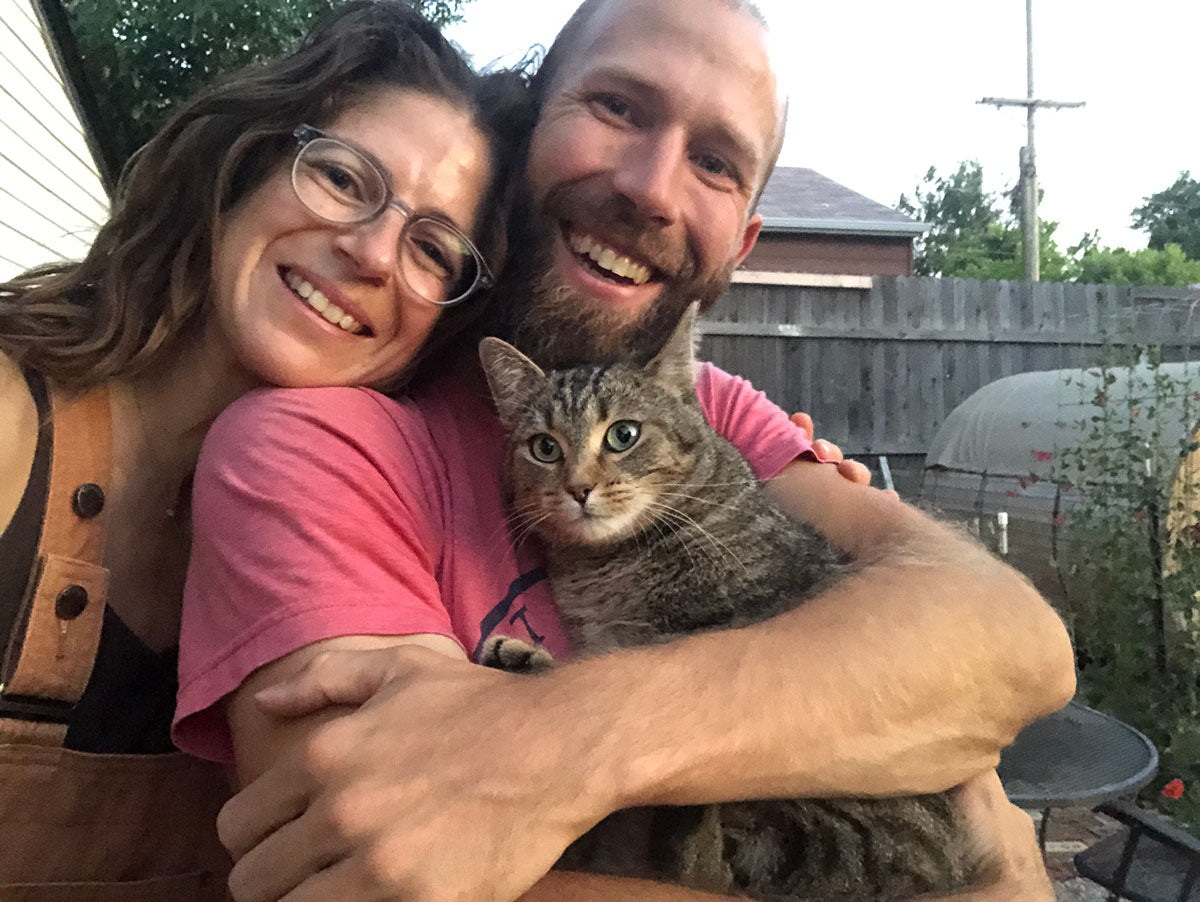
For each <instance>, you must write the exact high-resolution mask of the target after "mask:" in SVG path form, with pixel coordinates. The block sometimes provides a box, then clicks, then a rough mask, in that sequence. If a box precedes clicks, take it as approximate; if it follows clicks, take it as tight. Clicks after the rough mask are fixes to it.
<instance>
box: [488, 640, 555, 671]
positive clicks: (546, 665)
mask: <svg viewBox="0 0 1200 902" xmlns="http://www.w3.org/2000/svg"><path fill="white" fill-rule="evenodd" d="M479 663H480V664H482V665H483V666H484V667H494V668H495V669H496V670H505V671H508V672H509V673H541V672H542V671H543V670H549V669H550V668H551V667H552V666H554V656H553V655H551V654H550V652H548V651H546V649H544V648H542V647H541V646H539V645H530V644H529V643H528V642H525V641H524V640H522V639H513V638H511V637H509V636H492V637H491V638H490V639H488V640H487V641H486V642H484V643H483V651H482V652H480V655H479Z"/></svg>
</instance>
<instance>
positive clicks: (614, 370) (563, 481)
mask: <svg viewBox="0 0 1200 902" xmlns="http://www.w3.org/2000/svg"><path fill="white" fill-rule="evenodd" d="M694 316H695V307H694V306H693V307H692V308H691V309H689V310H688V311H687V313H685V315H684V317H683V318H682V319H681V320H680V322H679V325H678V326H677V327H676V329H675V332H674V333H673V334H672V335H671V337H670V338H669V339H668V340H667V343H666V344H665V345H664V347H663V349H662V350H661V351H659V353H658V354H657V355H656V356H655V357H654V359H652V360H651V361H650V362H649V363H647V364H646V365H645V366H643V367H638V366H635V365H633V364H617V365H615V366H611V367H608V366H595V367H587V366H584V367H577V368H575V369H568V370H556V371H552V372H550V373H544V372H542V370H541V369H540V368H539V367H538V366H537V365H536V364H535V363H533V361H531V360H530V359H529V358H528V357H526V356H525V355H523V354H522V353H521V352H520V351H518V350H517V349H516V348H514V347H512V346H511V345H508V344H506V343H505V342H503V341H500V340H499V339H494V338H485V339H484V340H483V342H482V343H481V344H480V359H481V361H482V362H483V366H484V371H485V372H486V374H487V378H488V383H489V385H490V386H491V388H492V395H493V397H494V398H495V400H496V409H497V412H498V413H499V415H500V419H501V421H502V422H503V423H504V427H505V428H506V429H507V430H508V435H509V445H508V457H507V460H506V464H505V469H506V473H505V476H506V484H507V488H508V493H509V500H510V502H511V505H512V511H513V514H514V515H515V516H516V518H517V519H518V520H519V521H520V523H521V524H522V525H523V526H524V527H526V528H529V529H532V530H535V531H537V532H538V533H539V534H540V535H541V536H542V538H544V539H545V540H546V541H547V542H548V543H550V544H551V545H558V546H567V545H586V546H593V547H595V546H603V545H608V544H611V543H614V542H618V541H620V540H622V539H625V538H627V537H629V536H631V535H634V534H636V533H638V532H640V531H641V530H643V529H647V528H651V527H656V528H660V529H661V528H665V525H667V524H670V523H671V522H672V518H673V517H674V518H678V517H681V516H682V515H681V514H679V513H677V512H676V511H675V507H676V505H675V504H673V503H672V500H673V499H675V500H678V499H679V496H680V494H681V493H686V492H688V491H690V489H689V487H688V482H689V479H688V475H689V474H690V473H691V471H692V469H693V466H694V463H695V454H696V449H697V447H698V445H699V443H700V441H701V439H702V436H703V435H704V434H705V431H706V429H707V426H706V425H705V422H704V418H703V414H702V413H701V412H700V407H699V404H698V403H697V401H696V394H695V386H694V383H693V357H692V324H693V320H694Z"/></svg>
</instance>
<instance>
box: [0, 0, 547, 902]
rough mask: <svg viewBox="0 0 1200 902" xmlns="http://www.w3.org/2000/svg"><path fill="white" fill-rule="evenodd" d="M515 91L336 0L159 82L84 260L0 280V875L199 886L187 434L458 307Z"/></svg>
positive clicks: (35, 891) (213, 876)
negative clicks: (178, 657) (261, 50)
mask: <svg viewBox="0 0 1200 902" xmlns="http://www.w3.org/2000/svg"><path fill="white" fill-rule="evenodd" d="M522 104H523V98H522V97H521V96H520V94H519V92H516V91H515V89H512V90H510V88H509V85H508V83H506V82H503V81H500V80H497V79H487V80H481V79H479V78H478V77H477V76H475V75H474V74H473V73H472V72H471V70H470V69H469V67H467V65H466V64H465V63H464V62H463V61H462V59H461V58H460V57H459V55H458V54H457V53H456V51H455V50H454V49H453V48H452V47H451V46H450V45H449V44H448V43H447V42H446V41H445V40H444V39H443V38H442V37H441V35H440V34H439V33H438V32H437V30H436V29H434V28H433V27H432V26H430V25H429V24H428V23H427V22H425V21H424V20H423V19H421V18H420V17H419V16H417V15H416V14H415V13H413V12H412V11H411V10H410V9H409V8H408V7H407V6H405V5H404V4H402V3H400V2H390V3H383V2H380V3H372V2H356V3H351V4H348V5H346V6H344V7H342V8H340V9H339V10H338V11H337V12H336V13H335V14H334V15H333V16H332V17H331V18H330V19H329V20H327V21H326V22H325V23H323V24H322V25H321V26H319V27H318V28H317V29H316V30H315V31H314V32H313V33H312V34H311V35H310V36H309V38H308V39H307V40H306V41H305V42H304V44H303V45H302V46H301V47H300V48H299V49H298V50H297V51H296V52H294V53H292V54H291V55H289V56H286V57H283V58H281V59H278V60H275V61H273V62H270V63H267V64H265V65H263V66H261V67H259V68H257V69H254V70H251V71H248V72H246V73H243V74H241V75H239V76H236V77H234V78H232V79H230V80H228V81H226V82H225V83H223V84H221V85H219V86H217V87H215V88H212V89H210V90H208V91H206V92H205V93H203V94H202V95H201V96H199V97H197V98H196V99H195V100H193V101H192V102H191V103H189V104H187V105H186V106H184V107H183V108H182V109H181V110H180V112H179V113H178V114H177V115H176V116H175V117H174V118H173V119H172V121H171V122H170V123H169V124H168V125H167V126H166V127H165V128H164V129H163V131H162V132H160V133H159V134H158V135H157V136H156V137H155V138H154V139H153V140H152V141H151V142H150V143H149V144H148V145H147V146H146V147H145V148H144V149H143V150H142V151H141V152H140V153H139V154H138V155H137V157H136V158H135V160H134V161H133V163H132V165H131V167H130V168H129V170H128V172H127V174H126V177H125V178H124V180H123V183H122V186H121V188H120V190H119V192H118V196H117V198H116V200H115V202H114V210H113V214H112V217H111V219H110V220H109V222H108V223H107V224H106V225H105V227H104V228H103V229H102V230H101V232H100V234H99V236H98V237H97V239H96V242H95V244H94V246H93V248H92V250H91V251H90V253H89V254H88V256H87V258H86V259H85V260H84V261H83V262H82V263H79V264H70V265H53V266H47V267H42V268H40V269H37V270H34V271H31V272H30V273H27V274H25V275H23V276H21V277H18V278H17V279H14V280H13V281H11V282H9V283H7V284H5V285H2V286H0V351H2V352H3V353H2V354H0V422H4V423H6V424H9V423H11V424H15V427H16V428H5V429H4V430H2V431H3V433H4V436H3V438H2V439H0V528H3V535H2V536H0V562H2V567H0V635H3V636H5V637H7V636H9V635H11V637H12V639H11V641H10V642H9V643H8V648H7V654H6V656H5V664H4V673H3V676H2V678H0V679H2V680H3V686H2V687H0V690H2V691H0V787H3V788H2V789H0V824H3V825H4V827H5V828H7V829H4V830H3V834H4V854H3V855H2V856H0V898H7V896H5V890H4V889H3V887H5V886H10V887H11V886H14V885H18V884H19V885H20V886H21V887H22V888H23V889H22V893H23V894H22V895H21V898H22V899H34V898H36V899H39V900H40V899H87V900H108V899H113V900H116V899H121V900H125V899H134V898H136V899H139V900H154V899H173V900H178V899H209V898H211V899H219V898H224V882H225V881H224V874H223V872H224V871H225V870H227V868H228V860H227V858H226V856H225V854H224V852H223V851H222V850H221V849H220V847H219V845H218V844H217V842H216V837H215V830H214V819H215V814H216V811H217V810H218V808H219V806H220V804H221V802H222V800H223V799H224V798H225V797H226V796H227V794H228V792H227V789H226V780H225V777H224V775H223V773H221V772H220V771H219V770H213V769H211V768H210V767H209V766H207V765H202V764H201V763H200V762H197V761H195V760H192V759H187V758H184V757H183V756H182V755H179V754H171V745H170V742H169V738H168V728H169V722H170V717H171V712H172V709H173V701H174V652H173V648H174V646H175V645H176V643H177V636H178V625H179V610H180V596H181V589H182V584H183V578H184V572H185V566H186V560H187V553H188V542H189V537H188V535H187V530H186V524H187V521H188V517H187V510H186V507H187V500H188V496H189V482H190V474H191V472H192V470H193V468H194V465H195V462H196V458H197V455H198V453H199V449H200V443H201V440H202V439H203V436H204V433H205V431H206V429H207V427H208V425H209V423H211V421H212V420H213V419H214V418H215V417H216V415H217V414H218V413H219V412H220V411H221V410H222V409H223V408H224V407H225V406H226V405H228V404H229V403H230V402H231V401H233V400H234V399H235V398H237V397H238V396H240V395H242V394H244V393H245V392H246V391H248V390H249V389H251V388H253V387H255V386H258V385H263V384H277V385H288V386H311V385H350V384H361V385H371V386H376V387H387V388H392V387H395V386H396V385H398V384H399V383H400V382H401V381H402V380H403V379H404V377H405V374H406V373H407V372H408V371H409V370H410V369H411V367H412V365H413V363H414V362H415V361H416V360H417V359H418V357H419V355H420V353H421V352H422V348H424V349H425V352H426V353H427V352H428V349H429V348H435V347H437V346H438V345H439V344H440V343H441V342H443V341H445V340H447V339H448V338H449V337H451V336H452V335H453V334H454V333H455V332H456V331H458V330H459V329H461V328H462V327H463V325H465V323H466V322H467V321H468V320H469V319H470V318H471V317H472V316H473V315H474V309H473V305H472V304H470V303H466V304H459V303H458V302H461V301H465V300H466V299H467V298H468V297H470V296H471V295H472V294H474V293H475V292H477V291H478V289H480V288H482V287H484V286H486V285H487V284H488V283H489V281H490V280H491V278H492V276H491V271H490V269H491V265H490V264H489V263H488V262H487V261H488V260H489V259H490V260H493V261H495V260H498V259H499V258H500V256H501V254H502V241H501V240H500V239H501V234H502V230H501V228H500V224H501V222H502V212H501V210H500V205H499V204H498V203H497V200H498V195H499V194H500V193H501V189H502V188H503V186H504V185H506V184H507V182H508V179H507V165H508V163H509V161H510V159H511V152H510V150H509V148H512V147H515V146H516V142H514V141H512V140H511V139H510V136H509V135H507V134H502V131H503V129H506V128H519V127H520V124H521V123H523V121H524V120H523V118H522V116H521V115H520V107H521V105H522ZM485 111H486V113H485ZM454 305H457V306H454ZM60 850H61V851H60Z"/></svg>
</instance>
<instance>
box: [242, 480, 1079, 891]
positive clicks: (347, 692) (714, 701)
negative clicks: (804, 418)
mask: <svg viewBox="0 0 1200 902" xmlns="http://www.w3.org/2000/svg"><path fill="white" fill-rule="evenodd" d="M778 490H779V491H780V492H781V493H782V494H783V495H784V496H785V497H792V493H793V492H794V493H796V494H797V495H799V498H798V499H793V503H794V505H795V509H796V511H797V513H799V514H801V515H802V516H806V517H807V518H808V519H810V520H811V521H812V522H813V523H814V524H815V525H817V526H818V527H819V528H821V529H823V530H825V531H826V532H827V533H828V534H829V535H830V537H831V538H832V539H833V540H834V541H835V542H838V543H840V544H843V545H845V546H847V547H848V548H850V549H851V550H853V551H857V552H859V553H860V554H861V555H862V557H863V559H864V560H863V566H862V568H861V569H860V571H859V572H857V573H856V574H855V575H853V576H852V577H850V578H848V579H847V580H845V581H843V582H842V583H840V584H838V585H837V586H835V587H833V589H831V591H830V592H828V593H827V594H825V595H823V596H821V597H820V598H818V599H814V600H813V601H811V602H809V603H807V604H805V605H804V606H802V607H801V608H799V609H797V610H796V611H793V612H791V613H789V614H786V615H784V616H782V617H779V618H776V619H775V620H773V621H771V622H769V623H766V624H760V625H757V626H754V627H750V628H747V629H745V630H741V631H739V632H738V634H737V635H736V636H732V635H729V634H708V635H701V636H693V637H689V638H686V639H683V640H680V641H678V642H674V643H671V644H669V645H664V646H658V647H653V648H642V649H632V650H628V651H622V652H618V653H615V654H612V655H608V656H605V657H603V658H595V659H590V660H582V661H578V662H573V663H569V664H566V665H564V666H562V667H560V668H557V669H555V670H552V671H550V672H549V673H547V674H544V675H541V676H538V677H526V678H517V677H512V676H510V675H507V674H499V673H496V672H494V671H488V670H486V669H484V668H478V667H471V666H465V665H463V664H462V663H461V662H454V661H450V660H449V659H446V658H444V657H442V656H440V655H430V654H429V653H425V654H420V652H421V651H422V650H419V649H416V650H413V649H408V650H399V651H395V650H388V651H385V652H381V653H378V654H377V655H376V656H375V657H374V658H372V659H371V663H364V662H362V661H361V659H356V660H354V661H350V662H347V661H346V660H345V659H343V658H338V657H336V656H333V657H329V656H326V657H318V658H316V659H314V660H313V661H312V662H310V665H309V666H308V667H307V668H306V670H305V672H304V674H302V676H301V679H299V681H297V682H294V683H292V684H291V685H289V686H287V687H284V688H283V689H282V690H281V691H275V692H268V693H266V694H265V695H260V696H259V698H258V699H257V700H258V701H259V702H260V703H262V704H264V705H265V707H266V708H268V709H270V710H273V711H274V712H275V713H277V714H280V715H287V714H292V713H296V712H297V711H302V710H306V709H307V710H311V705H312V702H313V700H314V698H316V699H318V700H320V701H329V700H333V701H347V702H355V701H361V700H362V699H363V698H366V697H368V696H371V701H370V702H369V703H368V704H367V705H365V706H364V707H363V708H362V709H361V710H359V711H356V712H354V713H353V714H349V715H347V716H345V717H343V718H339V720H338V721H337V722H336V723H332V724H328V725H326V726H325V727H323V728H321V729H320V730H318V731H316V732H314V733H313V734H312V735H311V736H310V737H309V738H308V739H307V740H305V741H304V742H302V743H301V744H300V745H299V747H298V748H299V752H298V754H295V755H292V756H289V757H288V759H287V760H286V761H284V762H282V763H281V766H277V767H274V768H272V769H271V770H270V771H268V772H267V774H265V775H264V776H263V777H262V778H261V779H259V780H257V781H255V783H254V784H252V785H251V786H250V787H248V788H247V789H246V790H245V791H244V792H243V793H241V794H240V795H239V796H238V797H237V798H235V799H234V800H233V801H232V802H230V803H229V805H227V806H226V809H225V811H224V812H223V814H222V818H221V823H220V826H221V832H222V836H223V838H224V839H225V841H226V844H227V845H228V846H229V848H230V849H231V850H232V851H233V852H234V854H235V856H237V857H240V858H241V861H240V863H239V865H238V868H239V871H240V873H241V874H242V876H243V878H244V879H246V880H247V881H250V879H251V876H250V875H259V877H260V878H261V877H262V876H263V875H267V874H270V873H271V871H272V868H273V867H274V866H275V863H276V862H277V860H278V859H280V858H281V857H286V855H285V852H284V850H285V849H287V848H288V847H289V845H291V842H289V841H285V840H280V839H279V837H280V835H282V836H284V837H285V839H292V838H294V837H295V836H296V835H297V834H296V830H295V829H294V827H293V824H294V823H299V822H303V827H302V828H299V829H300V831H301V832H300V834H299V835H300V836H302V837H303V840H304V842H305V843H306V848H310V849H312V850H313V853H312V854H313V855H315V856H317V857H318V858H319V860H321V861H322V862H326V863H327V862H331V861H332V862H341V863H342V864H344V863H345V860H348V859H349V858H352V857H353V856H354V855H356V854H357V852H355V851H354V850H355V849H356V848H360V847H361V845H362V843H361V842H360V840H361V837H362V836H363V835H364V834H367V833H369V834H370V835H371V837H372V842H373V843H377V844H378V847H380V848H384V849H405V848H413V847H414V845H413V844H414V843H417V844H418V847H420V848H425V847H426V846H432V847H435V848H436V849H437V858H436V861H435V862H434V865H435V866H434V867H432V868H430V869H427V870H426V874H425V876H426V877H427V878H428V880H429V881H430V882H429V883H428V885H426V886H423V887H420V889H421V890H424V891H425V892H424V894H422V893H421V892H414V893H413V894H412V895H411V896H410V897H411V898H419V899H439V898H451V896H448V895H440V894H439V893H438V891H437V879H438V878H437V875H439V874H441V875H445V874H447V873H454V874H456V875H459V876H461V877H463V878H464V879H469V877H470V875H474V876H475V877H476V878H477V879H478V880H479V881H481V882H480V883H479V884H478V886H477V887H476V889H475V890H473V892H474V895H472V894H471V892H468V893H467V895H468V896H470V897H472V898H479V899H512V898H515V897H516V896H518V895H519V894H520V893H521V892H524V891H526V890H527V889H528V888H529V887H530V886H532V885H533V883H534V882H536V880H537V879H538V877H540V876H541V875H542V874H543V873H545V871H546V870H547V869H548V868H549V866H550V865H551V864H552V863H553V861H554V860H556V859H557V857H558V855H559V854H561V852H562V850H563V849H564V848H565V846H566V845H567V844H568V843H569V842H570V841H571V840H572V839H574V837H575V836H578V835H580V834H581V833H582V832H584V830H586V829H587V828H588V827H590V826H591V825H592V824H594V823H596V822H597V821H598V820H599V819H600V818H601V817H603V816H604V815H606V814H607V813H609V812H611V811H613V810H616V809H618V808H624V807H630V806H633V805H639V804H652V803H663V802H665V803H681V804H682V803H695V802H708V801H717V800H722V799H728V798H737V797H741V798H754V797H768V796H788V795H796V796H804V795H809V796H812V795H817V796H819V795H862V794H871V793H880V794H885V793H904V792H917V791H931V790H939V789H945V788H947V787H949V786H951V785H954V784H957V783H960V782H963V781H964V780H966V779H968V778H969V777H971V776H972V775H975V774H978V773H980V772H982V771H986V770H988V769H990V768H992V767H993V766H994V765H995V763H996V761H997V759H998V754H999V750H1000V748H1001V747H1002V746H1003V745H1005V744H1006V743H1007V742H1009V741H1011V738H1012V737H1013V736H1014V735H1015V733H1016V732H1017V730H1018V729H1019V728H1020V727H1021V726H1022V725H1023V723H1024V722H1026V721H1027V720H1029V719H1032V718H1033V717H1035V716H1037V715H1038V714H1041V713H1044V712H1047V711H1050V710H1053V709H1054V708H1056V707H1058V706H1060V705H1061V704H1063V703H1065V701H1066V700H1067V699H1068V698H1069V697H1070V695H1071V692H1072V690H1073V670H1072V662H1071V652H1070V646H1069V644H1068V642H1067V640H1066V636H1065V632H1064V631H1063V628H1062V626H1061V624H1060V623H1059V621H1058V619H1057V618H1056V617H1055V616H1054V615H1053V612H1052V611H1050V610H1049V609H1048V608H1047V607H1046V606H1045V605H1044V603H1043V602H1042V601H1041V600H1040V599H1039V598H1038V597H1037V595H1036V593H1035V592H1033V590H1032V589H1031V588H1030V587H1029V585H1028V583H1026V582H1025V581H1024V580H1023V579H1021V578H1020V577H1019V576H1018V575H1016V574H1015V573H1014V572H1013V571H1011V570H1010V569H1009V568H1007V567H1005V566H1003V565H1001V564H999V563H998V562H995V561H994V560H993V559H991V558H990V557H989V556H988V555H987V554H985V553H984V552H983V551H981V550H979V549H977V548H975V547H974V546H973V545H971V544H970V543H969V542H966V541H965V540H963V539H962V538H960V537H958V536H956V535H955V534H954V533H953V532H952V531H950V530H948V529H946V528H944V527H941V526H938V525H936V524H934V523H932V521H930V520H929V519H928V518H926V517H924V516H923V515H921V514H919V513H918V512H916V511H913V510H912V509H910V508H907V507H905V506H904V505H902V504H900V503H899V502H896V501H895V500H894V499H891V498H889V497H887V496H886V495H884V493H880V492H874V491H872V490H870V489H867V488H865V487H862V486H854V485H851V484H850V483H848V482H847V481H846V480H844V479H842V478H841V477H840V476H838V475H837V473H836V472H835V471H834V469H833V468H831V467H823V466H821V465H816V464H803V465H799V464H797V465H794V466H793V467H791V468H789V469H788V471H787V472H786V473H785V475H784V476H783V477H781V478H780V479H779V480H778ZM830 512H834V513H833V515H831V514H830ZM364 668H365V669H364ZM364 674H365V675H364ZM381 687H382V688H381ZM375 690H378V691H375ZM416 797H420V798H425V799H430V800H434V803H435V805H436V817H435V818H434V819H433V821H436V822H433V821H431V822H429V823H424V822H422V820H421V818H414V816H413V811H412V810H411V807H410V806H411V800H412V799H413V798H416ZM1002 798H1003V797H1002V794H1001V799H1002ZM347 811H353V812H355V818H358V817H361V818H362V821H361V822H359V821H358V820H353V821H352V822H351V823H350V824H349V825H348V824H347V823H346V822H345V819H344V818H343V817H342V816H341V814H340V813H344V812H347ZM281 828H282V829H281ZM368 845H370V844H368ZM368 860H375V859H374V858H373V857H371V854H370V853H368ZM340 867H341V865H340V864H339V865H338V866H335V867H327V868H324V870H322V871H321V872H320V874H317V875H315V876H314V877H313V880H315V881H318V883H316V884H315V885H316V886H318V887H320V888H323V891H326V892H328V891H330V890H329V889H328V888H325V882H326V881H328V880H333V879H336V878H337V877H338V876H339V875H340V874H346V873H347V871H346V870H345V869H341V870H339V868H340ZM305 885H306V886H307V885H309V884H308V883H306V884H305ZM354 885H361V884H356V883H355V882H354V881H353V880H351V881H350V882H349V883H346V884H330V885H329V886H331V887H337V888H341V887H342V886H354ZM320 897H321V896H319V895H311V896H303V895H300V896H297V897H296V898H297V899H298V900H299V899H303V898H314V899H315V898H320ZM248 898H249V897H248ZM264 898H269V897H264ZM406 898H407V897H406ZM981 898H982V897H981ZM1024 898H1031V896H1025V897H1024Z"/></svg>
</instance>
